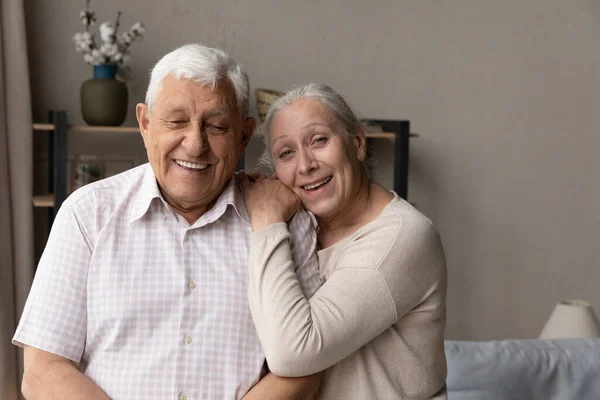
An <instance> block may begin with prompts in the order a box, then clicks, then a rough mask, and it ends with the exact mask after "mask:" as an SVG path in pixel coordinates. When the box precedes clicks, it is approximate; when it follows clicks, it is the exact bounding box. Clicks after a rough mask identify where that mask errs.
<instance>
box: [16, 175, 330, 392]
mask: <svg viewBox="0 0 600 400" xmlns="http://www.w3.org/2000/svg"><path fill="white" fill-rule="evenodd" d="M248 221H249V219H248V214H247V212H246V209H245V207H244V203H243V197H242V193H241V191H240V188H239V185H238V183H237V180H236V179H235V178H234V179H232V180H231V181H230V182H229V183H228V185H227V186H226V188H225V190H224V191H223V193H222V194H221V196H220V197H219V199H218V200H217V202H216V204H215V205H214V207H213V208H212V209H211V210H210V211H208V212H207V213H205V214H204V215H203V216H202V217H201V218H200V219H199V220H198V221H196V223H194V224H193V225H191V226H190V225H189V224H188V223H187V222H186V220H185V219H184V218H183V217H181V216H179V215H178V214H176V213H175V212H174V211H173V209H172V208H171V207H170V206H169V205H168V204H167V203H166V202H165V201H164V199H163V198H162V196H161V194H160V192H159V189H158V186H157V183H156V179H155V177H154V174H153V172H152V169H151V168H150V166H149V165H148V164H145V165H142V166H140V167H137V168H134V169H132V170H129V171H127V172H124V173H122V174H119V175H117V176H114V177H111V178H108V179H105V180H103V181H100V182H96V183H93V184H90V185H87V186H85V187H83V188H81V189H80V190H78V191H76V192H75V193H74V194H73V195H71V196H70V197H69V198H68V199H67V201H65V203H64V204H63V206H62V207H61V209H60V211H59V213H58V215H57V217H56V220H55V221H54V225H53V227H52V232H51V234H50V237H49V239H48V243H47V245H46V249H45V251H44V254H43V256H42V259H41V260H40V264H39V266H38V270H37V273H36V277H35V280H34V283H33V286H32V288H31V292H30V294H29V298H28V300H27V304H26V305H25V309H24V311H23V316H22V318H21V321H20V324H19V327H18V328H17V331H16V333H15V336H14V338H13V342H14V343H15V344H17V345H21V346H22V345H24V344H26V345H29V346H32V347H36V348H38V349H41V350H45V351H48V352H51V353H54V354H57V355H60V356H62V357H65V358H68V359H70V360H73V361H75V362H80V363H81V368H82V372H83V373H84V374H85V375H87V376H88V377H90V378H91V379H92V380H93V381H94V382H96V384H98V386H100V387H101V388H102V389H103V390H104V391H105V392H106V393H107V394H108V396H110V397H111V398H112V399H145V400H148V399H160V400H164V399H188V400H193V399H239V398H241V397H242V396H243V395H244V394H245V393H246V392H247V391H248V390H249V389H250V388H251V387H252V386H253V385H254V384H255V383H256V382H257V381H258V380H259V379H260V378H261V374H262V373H263V364H264V362H265V356H264V354H263V351H262V348H261V345H260V342H259V340H258V337H257V335H256V331H255V329H254V325H253V323H252V317H251V315H250V310H249V308H248V300H247V281H248V272H247V256H248V250H249V243H250V235H251V226H250V224H249V222H248ZM289 225H290V231H291V233H292V235H293V237H294V238H297V239H292V248H293V254H294V259H295V261H296V265H298V266H299V267H298V270H297V272H298V275H299V277H300V280H301V282H302V285H303V290H304V291H305V293H306V294H307V296H312V294H313V293H314V292H315V291H316V290H317V288H318V287H319V286H320V284H321V282H320V280H319V276H318V268H317V259H316V253H315V248H316V236H315V233H314V231H313V230H312V228H311V223H310V218H309V215H308V213H306V212H302V213H298V214H297V215H296V217H294V219H293V220H292V221H291V222H290V224H289Z"/></svg>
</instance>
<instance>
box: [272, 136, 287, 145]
mask: <svg viewBox="0 0 600 400" xmlns="http://www.w3.org/2000/svg"><path fill="white" fill-rule="evenodd" d="M284 138H287V135H281V136H277V137H276V138H275V139H273V141H272V142H271V145H273V144H275V142H276V141H278V140H279V139H284Z"/></svg>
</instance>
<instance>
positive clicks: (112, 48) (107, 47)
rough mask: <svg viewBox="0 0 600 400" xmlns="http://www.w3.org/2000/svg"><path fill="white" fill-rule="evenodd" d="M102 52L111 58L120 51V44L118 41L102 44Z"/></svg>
mask: <svg viewBox="0 0 600 400" xmlns="http://www.w3.org/2000/svg"><path fill="white" fill-rule="evenodd" d="M100 52H101V53H102V54H104V55H105V56H106V57H108V58H110V57H113V56H114V55H115V54H117V53H118V52H119V46H117V44H116V43H113V44H111V43H104V44H103V45H102V46H100Z"/></svg>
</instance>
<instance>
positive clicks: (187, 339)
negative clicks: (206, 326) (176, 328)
mask: <svg viewBox="0 0 600 400" xmlns="http://www.w3.org/2000/svg"><path fill="white" fill-rule="evenodd" d="M183 341H184V342H185V344H190V343H192V337H191V336H186V337H185V339H183Z"/></svg>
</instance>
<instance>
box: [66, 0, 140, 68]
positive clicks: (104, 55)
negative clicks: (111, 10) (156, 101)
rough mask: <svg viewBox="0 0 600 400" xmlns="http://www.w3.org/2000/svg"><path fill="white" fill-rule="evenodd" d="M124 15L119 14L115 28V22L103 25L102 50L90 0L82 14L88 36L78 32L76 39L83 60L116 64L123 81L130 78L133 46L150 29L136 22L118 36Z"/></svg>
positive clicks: (85, 32)
mask: <svg viewBox="0 0 600 400" xmlns="http://www.w3.org/2000/svg"><path fill="white" fill-rule="evenodd" d="M121 15H122V13H121V11H119V12H117V18H116V20H115V23H114V26H113V24H112V23H111V22H104V23H102V24H100V28H99V31H100V39H101V40H102V44H101V45H100V46H99V47H98V46H97V45H96V42H95V37H94V34H93V33H91V32H90V27H91V26H92V25H93V24H94V23H95V22H96V13H95V12H94V11H92V10H90V0H86V6H85V10H84V11H81V13H80V19H81V23H82V24H83V25H84V26H85V31H84V32H77V33H75V35H74V36H73V38H72V41H73V42H74V43H75V50H76V51H77V52H79V53H83V60H84V61H85V62H86V63H88V64H90V65H102V64H114V65H116V66H117V67H118V70H119V76H120V77H121V79H123V78H125V77H127V76H128V75H129V74H130V72H131V71H130V69H129V66H128V65H129V60H130V55H129V46H131V44H132V43H133V42H134V41H136V40H140V39H142V38H143V37H144V33H145V32H146V28H145V27H144V25H143V24H142V23H141V22H136V23H135V24H133V25H132V26H131V28H129V31H126V32H123V33H122V34H121V35H120V36H118V30H119V26H120V21H121Z"/></svg>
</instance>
